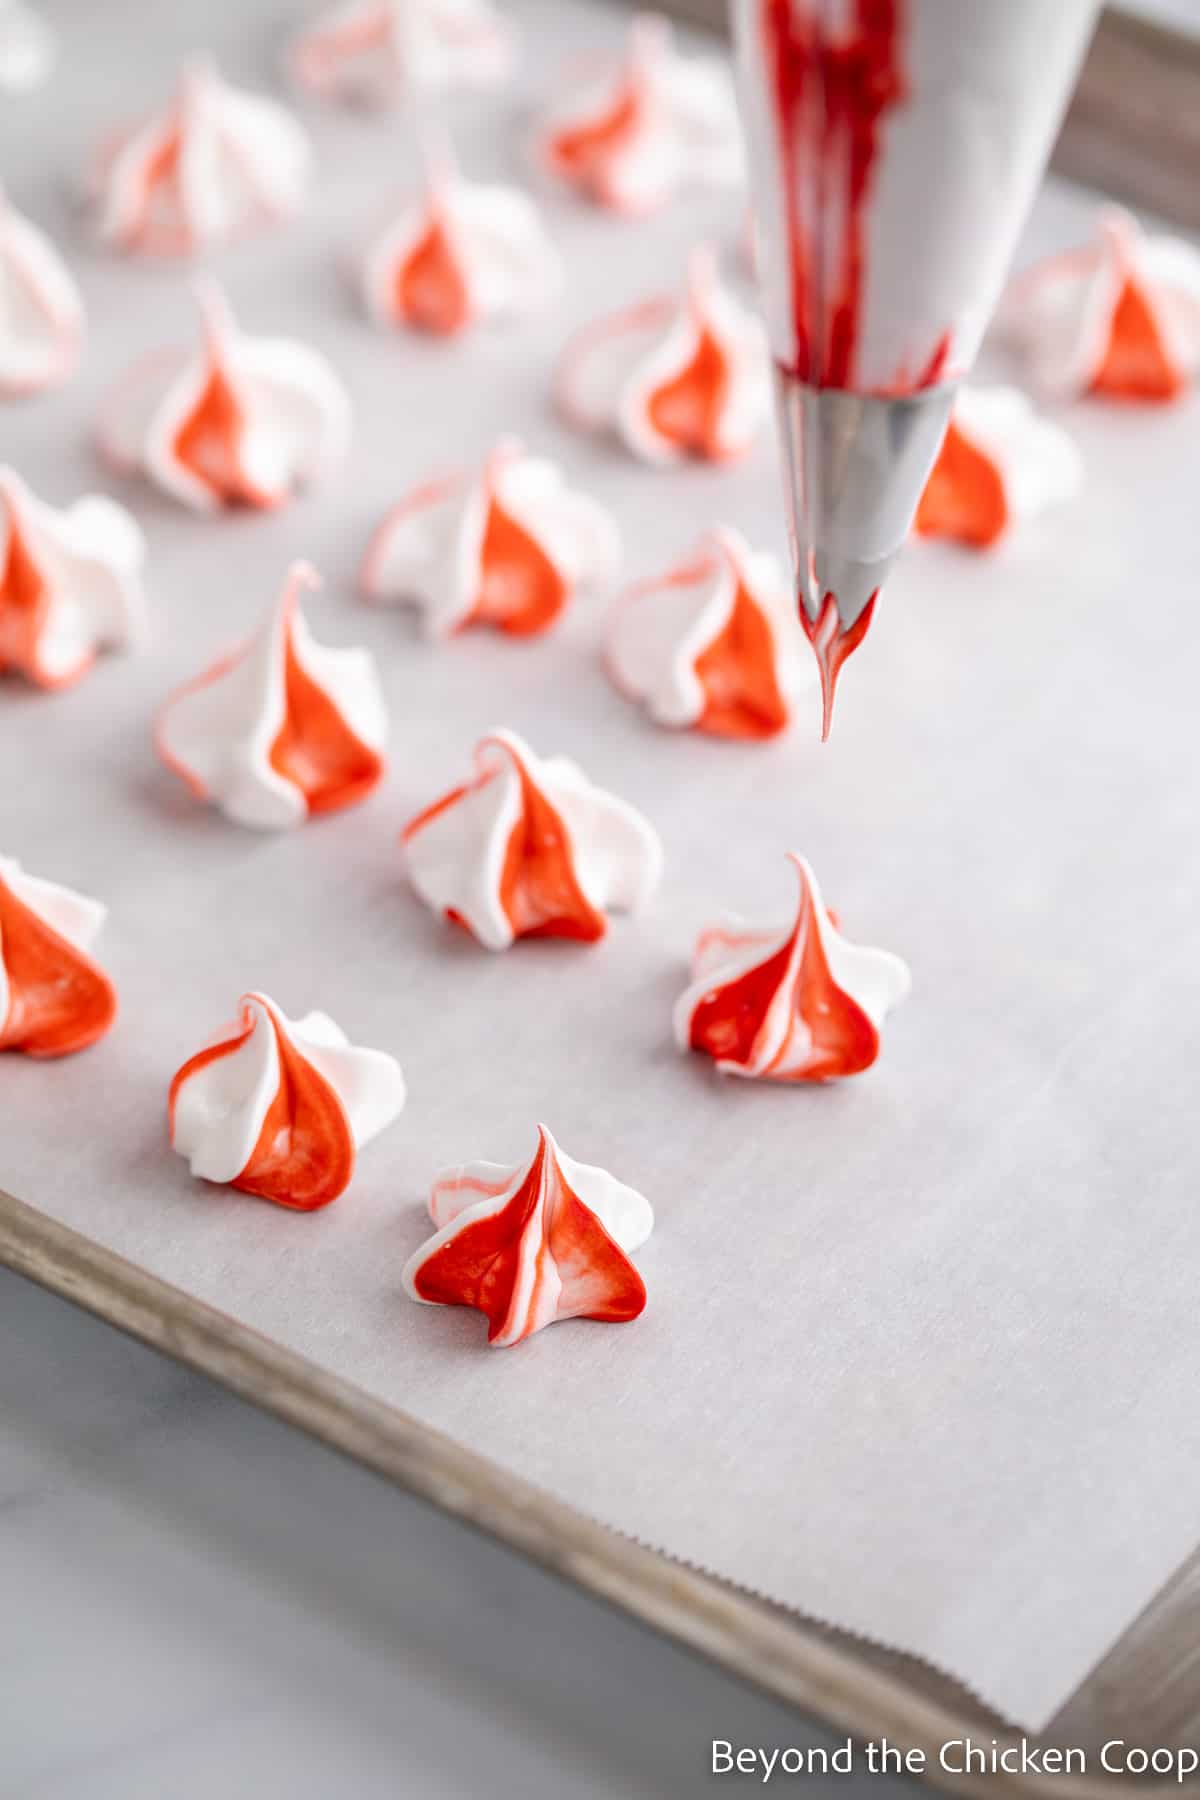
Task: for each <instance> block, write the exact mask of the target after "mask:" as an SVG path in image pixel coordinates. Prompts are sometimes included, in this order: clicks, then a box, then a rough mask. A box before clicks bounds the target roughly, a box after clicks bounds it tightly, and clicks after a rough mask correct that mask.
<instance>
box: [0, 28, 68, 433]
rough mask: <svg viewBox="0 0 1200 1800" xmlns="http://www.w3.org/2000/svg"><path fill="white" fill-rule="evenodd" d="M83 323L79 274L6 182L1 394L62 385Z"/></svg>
mask: <svg viewBox="0 0 1200 1800" xmlns="http://www.w3.org/2000/svg"><path fill="white" fill-rule="evenodd" d="M2 16H3V15H2V14H0V17H2ZM83 328H84V317H83V296H82V295H81V294H80V292H79V289H78V287H77V286H76V284H75V278H74V276H73V275H72V274H71V272H70V270H69V269H68V268H67V265H66V263H65V262H64V261H63V259H62V257H61V256H60V255H59V253H58V251H57V250H56V249H55V247H54V245H53V244H52V243H51V242H50V239H49V238H48V237H47V236H46V234H45V232H43V231H39V229H38V227H37V226H36V225H34V224H33V223H32V222H31V221H30V220H29V219H27V218H25V217H24V215H23V214H22V213H19V212H18V211H17V209H16V207H15V206H13V204H12V203H11V201H10V200H9V199H8V198H7V196H6V195H5V193H4V191H3V189H2V188H0V396H3V397H5V398H7V397H9V396H11V395H19V394H38V393H41V392H42V391H43V389H45V388H52V387H58V386H59V384H60V383H61V382H64V381H65V380H66V379H67V377H68V376H69V375H70V374H72V373H73V371H74V369H75V365H76V363H77V362H78V361H79V351H80V346H81V345H82V342H83Z"/></svg>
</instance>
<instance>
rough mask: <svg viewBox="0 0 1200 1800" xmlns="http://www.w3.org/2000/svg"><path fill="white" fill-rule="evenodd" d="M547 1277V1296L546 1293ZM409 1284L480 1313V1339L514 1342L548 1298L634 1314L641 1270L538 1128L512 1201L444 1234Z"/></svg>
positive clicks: (578, 1308)
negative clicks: (483, 1331)
mask: <svg viewBox="0 0 1200 1800" xmlns="http://www.w3.org/2000/svg"><path fill="white" fill-rule="evenodd" d="M500 1191H501V1192H502V1191H503V1190H500ZM555 1282H557V1284H558V1285H559V1291H558V1294H557V1296H556V1297H554V1296H553V1294H552V1292H551V1293H550V1294H549V1295H548V1293H547V1290H548V1288H550V1289H551V1290H552V1287H553V1284H554V1283H555ZM413 1285H414V1286H415V1288H416V1291H417V1293H418V1294H419V1295H420V1296H421V1298H422V1299H423V1300H429V1301H432V1302H434V1303H435V1304H437V1305H439V1306H471V1307H474V1308H475V1309H476V1310H477V1311H479V1312H481V1313H483V1314H484V1316H485V1317H486V1319H487V1321H488V1340H489V1342H495V1340H496V1339H497V1338H499V1337H504V1338H505V1340H506V1341H508V1342H514V1343H515V1342H519V1341H520V1339H521V1338H524V1337H528V1336H529V1335H530V1333H531V1332H533V1331H535V1330H537V1328H538V1326H539V1325H540V1324H544V1323H549V1319H548V1318H544V1317H542V1316H541V1314H543V1313H545V1312H546V1310H547V1299H548V1298H553V1299H554V1313H553V1314H552V1315H551V1316H556V1317H560V1318H586V1319H600V1320H604V1321H607V1322H609V1323H612V1324H621V1323H624V1322H626V1321H628V1320H630V1319H636V1318H637V1316H638V1314H639V1313H640V1312H642V1311H643V1309H644V1308H645V1305H646V1288H645V1284H644V1282H643V1281H642V1278H641V1276H640V1275H639V1274H638V1272H637V1270H636V1269H635V1268H634V1266H633V1264H632V1263H631V1262H630V1260H629V1258H628V1257H627V1256H626V1255H625V1252H624V1251H623V1250H622V1249H621V1248H620V1247H619V1245H617V1244H616V1243H615V1242H614V1241H613V1239H612V1238H611V1237H610V1236H609V1234H608V1232H607V1231H606V1230H605V1229H604V1226H603V1225H602V1224H601V1223H600V1220H599V1219H598V1218H597V1217H596V1215H595V1213H594V1212H592V1210H591V1208H590V1207H588V1206H586V1205H585V1204H584V1202H583V1201H582V1200H581V1199H580V1198H579V1196H578V1194H576V1193H575V1191H574V1189H573V1188H571V1187H570V1185H569V1184H568V1182H567V1180H566V1178H565V1176H564V1175H563V1172H562V1169H561V1167H560V1165H559V1163H558V1160H557V1158H555V1157H554V1156H553V1154H552V1153H551V1151H550V1149H549V1146H548V1144H547V1142H546V1134H545V1132H544V1131H539V1135H538V1148H537V1152H536V1154H535V1156H534V1158H533V1161H532V1162H531V1163H530V1165H529V1169H528V1171H527V1173H526V1175H525V1178H524V1180H523V1181H522V1182H521V1184H520V1186H519V1187H518V1189H517V1191H516V1193H515V1194H514V1195H513V1196H512V1198H511V1199H510V1200H509V1201H507V1202H506V1204H505V1205H504V1206H503V1207H502V1208H501V1209H500V1210H499V1211H498V1212H492V1213H488V1214H486V1215H485V1216H484V1217H482V1218H479V1219H473V1220H469V1221H468V1222H467V1223H465V1224H464V1225H463V1226H462V1227H461V1229H459V1230H456V1231H454V1232H453V1233H452V1235H450V1236H449V1237H448V1238H447V1240H446V1241H445V1243H443V1244H441V1245H440V1246H439V1247H438V1248H437V1249H436V1250H434V1251H433V1252H432V1254H431V1255H430V1256H429V1257H427V1258H426V1260H425V1261H424V1262H423V1263H422V1264H421V1265H420V1266H419V1268H418V1269H417V1270H416V1273H415V1276H414V1278H413Z"/></svg>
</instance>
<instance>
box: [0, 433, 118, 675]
mask: <svg viewBox="0 0 1200 1800" xmlns="http://www.w3.org/2000/svg"><path fill="white" fill-rule="evenodd" d="M145 556H146V547H145V541H144V539H143V537H142V533H141V530H140V529H139V527H138V525H137V523H136V521H135V520H134V519H133V518H131V517H130V515H129V513H127V512H126V511H125V508H124V507H123V506H118V505H117V503H116V501H115V500H109V499H107V498H105V496H104V495H101V494H88V495H85V496H84V498H83V499H81V500H76V501H75V503H74V504H73V505H72V506H68V507H65V508H63V509H62V510H59V509H58V508H57V507H53V506H48V505H47V504H46V503H45V501H43V500H39V499H37V498H36V496H35V495H34V494H32V493H31V492H30V490H29V488H28V487H27V486H26V485H25V483H24V482H23V481H22V480H21V478H20V476H19V475H18V474H17V473H16V471H15V470H13V469H8V468H0V674H3V673H4V672H5V671H9V670H11V671H12V672H14V673H16V674H20V675H24V676H25V677H26V678H27V679H28V680H30V681H32V682H35V683H36V684H37V686H39V687H44V688H60V687H67V686H69V684H70V683H71V682H73V681H78V680H79V678H80V677H81V676H82V675H85V674H86V673H87V671H88V669H90V668H91V666H92V663H93V662H94V661H95V659H96V656H97V654H98V653H99V652H100V651H101V650H120V649H124V648H126V647H127V646H130V645H135V644H138V643H140V642H141V641H142V639H143V637H144V635H145V602H144V598H143V593H142V567H143V564H144V562H145Z"/></svg>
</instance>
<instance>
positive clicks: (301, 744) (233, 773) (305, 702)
mask: <svg viewBox="0 0 1200 1800" xmlns="http://www.w3.org/2000/svg"><path fill="white" fill-rule="evenodd" d="M319 586H320V577H319V576H318V575H317V574H316V571H315V570H313V569H312V568H310V567H309V565H308V564H307V563H295V564H293V566H292V568H291V570H290V571H289V573H288V578H287V580H286V582H285V583H284V586H283V590H282V592H281V594H280V597H279V599H278V600H277V601H276V602H275V605H274V606H273V607H272V609H271V611H270V613H269V615H268V616H267V619H266V621H265V623H264V624H263V626H262V628H261V629H260V630H259V632H258V633H257V634H256V635H255V636H254V637H253V638H251V639H250V640H249V642H248V643H245V644H243V645H241V646H240V647H239V648H238V649H237V650H235V651H234V652H233V653H232V654H231V655H228V656H225V657H222V658H221V660H220V661H218V662H216V663H214V664H213V666H212V667H211V668H210V669H207V670H206V671H205V672H204V674H202V675H201V676H199V677H198V678H197V679H196V680H195V681H192V682H189V683H188V684H187V685H186V686H185V687H182V688H180V689H179V690H178V691H177V692H176V693H174V694H172V695H171V697H170V698H169V699H168V700H167V702H166V704H165V706H164V707H163V709H162V711H161V713H160V714H159V719H158V725H157V728H156V732H155V746H156V748H157V750H158V754H159V756H160V757H161V758H162V760H163V762H164V763H165V764H166V765H167V767H168V768H170V769H172V770H174V772H175V773H176V774H177V775H179V776H180V777H182V779H183V780H184V781H185V782H186V783H187V784H188V786H189V787H190V788H191V789H192V792H193V793H194V794H196V795H197V797H198V798H200V799H203V800H208V801H211V803H212V804H213V805H214V806H217V807H219V808H220V810H221V811H222V812H223V813H224V814H225V815H226V817H227V818H230V819H235V820H236V821H237V822H238V824H240V825H248V826H251V827H253V828H255V829H257V830H260V831H277V830H283V829H285V828H286V827H288V826H291V825H300V824H302V823H303V822H304V820H305V819H307V818H309V817H311V816H312V815H313V814H314V813H323V812H335V811H340V810H341V809H342V808H344V807H347V806H356V805H357V804H358V802H359V801H360V800H363V799H365V798H366V796H367V794H369V793H370V791H371V789H372V788H373V787H374V786H375V784H376V782H377V781H378V780H379V779H380V777H381V775H382V774H383V771H384V757H383V747H384V743H385V741H386V738H387V714H386V711H385V709H384V703H383V695H382V692H381V690H380V686H379V678H378V676H377V674H376V672H375V663H374V660H373V658H372V657H371V654H370V652H369V651H366V650H330V649H326V648H324V647H323V646H322V645H320V644H317V643H314V641H313V638H312V635H311V633H310V632H309V629H308V626H307V625H306V623H305V621H304V616H303V614H302V613H301V611H300V598H299V597H300V592H301V590H302V589H304V588H308V589H313V588H316V587H319Z"/></svg>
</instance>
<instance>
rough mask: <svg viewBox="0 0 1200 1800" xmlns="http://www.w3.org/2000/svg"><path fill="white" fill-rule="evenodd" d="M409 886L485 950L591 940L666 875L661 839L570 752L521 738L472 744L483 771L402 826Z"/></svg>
mask: <svg viewBox="0 0 1200 1800" xmlns="http://www.w3.org/2000/svg"><path fill="white" fill-rule="evenodd" d="M401 841H402V843H403V845H404V848H405V853H406V859H407V864H408V873H409V879H410V881H411V882H412V885H413V887H414V888H415V889H416V891H417V893H418V894H419V895H420V897H421V899H422V900H424V902H425V904H426V905H427V906H429V907H431V908H432V910H433V911H434V912H438V913H442V914H443V915H444V916H445V917H446V918H447V919H449V920H450V921H451V922H452V923H453V924H456V925H462V926H465V927H466V929H467V930H468V931H469V932H471V933H472V935H473V936H474V937H476V938H478V940H479V942H480V943H481V944H484V945H486V947H487V948H488V949H489V950H507V949H508V948H509V946H510V945H511V944H513V943H514V942H515V941H516V939H517V938H520V937H564V938H575V939H581V940H583V941H585V942H591V941H594V940H595V939H597V938H601V937H603V936H604V934H605V932H606V931H607V929H608V921H607V919H606V917H605V912H606V909H608V908H613V909H615V910H618V911H624V912H635V911H637V909H638V908H639V907H641V906H643V905H644V904H645V902H646V901H647V900H648V899H649V898H650V895H651V894H652V893H653V892H654V889H655V888H656V886H657V885H658V880H659V876H660V875H661V873H662V845H661V844H660V843H659V839H658V833H657V832H656V831H655V830H654V828H653V826H652V825H651V824H650V823H649V821H648V820H647V819H645V818H643V817H642V815H641V813H639V812H638V811H637V810H636V809H635V808H634V807H632V806H629V805H628V804H627V803H626V802H625V801H624V800H618V799H617V797H616V795H615V794H610V793H607V792H605V790H604V789H603V788H598V787H593V786H592V784H591V782H590V781H589V780H588V779H587V777H586V776H585V775H584V774H583V771H582V770H581V769H579V768H578V767H577V766H576V764H575V763H573V762H570V761H568V759H567V758H566V757H565V756H552V757H546V758H541V757H538V756H535V755H534V753H533V751H532V750H531V749H530V748H529V746H528V744H526V743H523V742H522V740H521V739H520V738H519V737H518V736H517V734H516V733H515V732H514V731H494V732H492V733H490V735H489V736H487V737H485V738H484V739H482V741H481V742H480V743H479V744H478V745H477V746H476V749H475V772H474V774H473V775H472V777H471V778H470V779H469V780H468V781H466V782H464V783H463V785H462V786H461V787H457V788H453V789H451V791H450V792H449V793H448V794H445V795H443V796H442V798H441V799H440V800H437V801H435V802H434V804H433V805H432V806H430V807H427V808H426V810H425V811H424V812H422V813H419V814H418V815H417V817H416V818H415V819H413V820H411V821H410V823H409V824H408V825H406V826H405V828H404V832H403V834H402V839H401Z"/></svg>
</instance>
